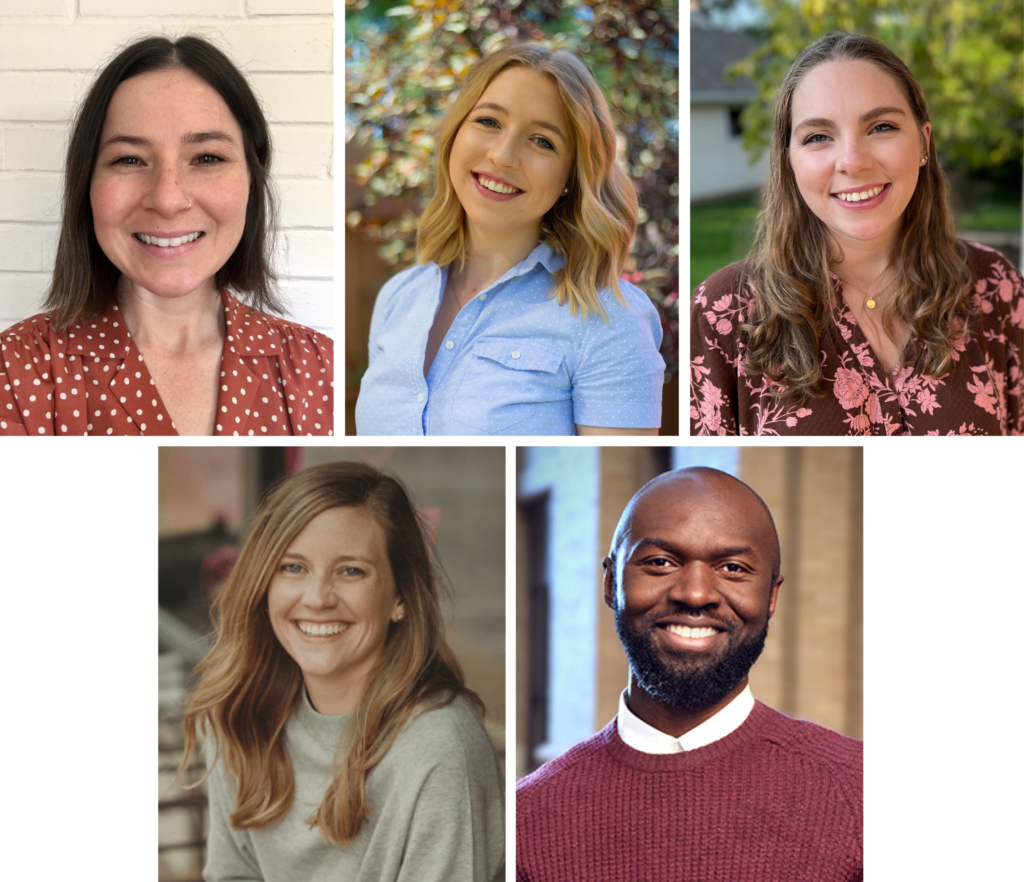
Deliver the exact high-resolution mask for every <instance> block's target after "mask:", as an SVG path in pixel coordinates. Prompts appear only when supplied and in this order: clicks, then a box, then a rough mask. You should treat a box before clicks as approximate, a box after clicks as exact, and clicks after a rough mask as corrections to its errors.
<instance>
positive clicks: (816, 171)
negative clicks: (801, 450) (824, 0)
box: [690, 34, 1024, 435]
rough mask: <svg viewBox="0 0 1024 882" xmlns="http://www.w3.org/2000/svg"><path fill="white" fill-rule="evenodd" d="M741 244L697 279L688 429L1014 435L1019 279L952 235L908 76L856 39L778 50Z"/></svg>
mask: <svg viewBox="0 0 1024 882" xmlns="http://www.w3.org/2000/svg"><path fill="white" fill-rule="evenodd" d="M771 168H772V172H771V178H770V180H769V182H768V186H767V187H766V189H765V195H764V211H763V212H762V214H761V219H760V229H759V233H758V239H757V242H756V244H755V246H754V253H753V255H752V257H751V258H750V259H749V260H747V261H744V262H741V263H738V264H733V265H732V266H730V267H727V268H726V269H724V270H720V271H719V272H717V273H715V274H714V275H713V276H712V277H711V278H709V279H708V280H707V281H706V282H705V283H704V284H702V285H701V286H700V287H698V289H697V292H696V294H695V296H694V299H693V306H692V311H691V346H690V361H691V364H690V384H691V406H690V414H691V431H692V433H693V434H700V435H725V434H741V435H894V434H895V435H954V434H960V435H964V434H969V435H1010V434H1020V433H1021V431H1022V429H1024V425H1022V420H1024V415H1022V409H1021V405H1022V401H1021V399H1022V392H1024V388H1022V383H1024V377H1022V373H1021V349H1022V346H1024V289H1022V284H1021V277H1020V273H1018V272H1017V270H1016V269H1015V268H1014V267H1013V266H1012V265H1011V264H1010V263H1009V262H1007V261H1006V259H1005V258H1004V257H1003V256H1002V255H1001V254H999V253H997V252H995V251H993V250H992V249H990V248H985V247H983V246H980V245H973V244H969V243H966V242H962V241H960V240H958V239H957V238H956V233H955V229H954V225H953V218H952V215H951V212H950V208H949V198H948V193H947V191H948V186H947V183H946V179H945V176H944V175H943V173H942V169H940V168H939V165H938V159H937V154H936V149H935V143H934V139H933V137H932V127H931V123H930V122H929V120H928V107H927V104H926V102H925V98H924V94H923V93H922V91H921V86H920V85H919V84H918V82H917V80H916V79H915V78H914V75H913V74H912V73H911V72H910V70H909V69H908V68H907V66H906V65H905V64H904V63H903V62H902V61H901V60H900V59H899V57H897V56H896V55H895V54H894V53H893V52H892V51H891V50H889V49H888V48H886V47H885V46H884V45H882V44H881V43H879V42H878V41H877V40H874V39H871V38H869V37H861V36H857V35H855V34H833V35H831V36H828V37H823V38H822V39H820V40H818V41H817V42H816V43H814V44H813V45H812V46H810V47H808V48H807V49H805V50H804V51H803V52H802V53H801V54H800V56H799V57H798V58H797V59H796V61H795V62H794V63H793V66H792V67H791V68H790V70H789V73H788V74H787V76H786V79H785V81H784V82H783V84H782V86H781V88H780V90H779V96H778V100H777V102H776V109H775V131H774V134H773V137H772V147H771Z"/></svg>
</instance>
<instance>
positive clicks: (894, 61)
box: [742, 34, 971, 403]
mask: <svg viewBox="0 0 1024 882" xmlns="http://www.w3.org/2000/svg"><path fill="white" fill-rule="evenodd" d="M840 60H851V61H868V62H871V63H872V64H874V65H876V66H877V67H878V68H880V69H881V70H882V71H883V72H885V73H886V74H888V75H889V76H890V77H892V79H893V80H894V81H895V83H896V84H897V85H898V86H899V87H900V89H901V91H902V92H903V94H904V96H905V97H906V99H907V103H908V104H909V105H910V109H911V111H912V112H913V115H914V120H915V122H916V124H917V128H918V131H919V132H921V134H922V140H923V137H924V135H923V128H922V127H923V126H924V124H925V123H926V122H928V106H927V103H926V102H925V97H924V93H923V92H922V91H921V86H920V84H919V83H918V82H917V80H916V79H915V77H914V75H913V74H912V73H911V72H910V69H909V68H908V67H907V66H906V65H905V64H904V63H903V62H902V61H901V60H900V58H899V56H897V55H896V54H895V53H894V52H892V51H891V50H890V49H888V48H887V47H886V46H884V45H883V44H882V43H880V42H879V41H878V40H875V39H872V38H871V37H862V36H859V35H856V34H831V35H829V36H827V37H822V38H821V39H820V40H818V41H817V42H815V43H813V44H812V45H811V46H808V47H807V48H806V49H805V50H804V51H803V52H801V53H800V55H799V56H798V57H797V59H796V61H794V62H793V66H792V67H791V68H790V69H789V73H788V74H787V75H786V78H785V80H784V81H783V83H782V86H781V87H780V89H779V94H778V98H777V101H776V106H775V126H774V131H773V134H772V144H771V176H770V179H769V181H768V185H767V187H765V191H764V210H763V211H762V212H761V215H760V219H759V222H758V232H757V236H756V240H755V243H754V248H753V251H752V252H751V255H752V257H751V261H750V264H751V268H750V273H749V278H748V280H747V281H749V282H750V284H751V285H752V286H753V288H754V291H755V292H756V297H755V300H754V309H753V312H752V314H751V317H750V320H749V322H748V323H747V324H745V325H744V326H743V329H742V330H743V332H744V333H745V334H746V335H747V351H746V357H745V361H744V370H745V371H746V373H747V374H748V375H758V374H763V375H766V376H768V377H769V378H771V379H772V380H775V381H776V382H778V383H781V384H782V386H783V388H784V389H785V390H786V392H787V393H788V394H789V395H791V396H792V397H793V399H794V400H796V401H797V402H798V403H800V402H806V401H807V400H808V399H810V398H812V397H817V396H820V395H821V394H823V391H824V390H823V382H822V373H821V364H820V360H819V342H820V337H821V334H822V332H823V330H824V329H825V328H826V327H827V325H828V324H829V323H831V322H832V309H833V306H834V305H835V304H836V302H837V298H838V296H839V295H838V291H837V290H836V287H835V283H834V281H833V279H832V275H831V272H830V267H831V266H834V265H835V264H837V263H841V262H842V259H843V255H842V251H841V250H838V243H837V242H836V241H835V240H834V239H833V238H832V237H831V235H830V233H829V231H828V229H827V228H826V227H825V225H824V224H823V223H822V222H821V220H819V219H818V217H817V216H816V215H815V214H814V212H812V211H811V210H810V209H809V208H808V207H807V204H806V203H805V202H804V200H803V198H802V197H801V195H800V191H799V189H798V188H797V184H796V179H795V177H794V175H793V169H792V167H791V166H790V162H789V147H790V134H791V129H792V125H793V92H794V91H795V90H796V87H797V86H798V85H799V84H800V81H801V80H802V79H803V77H804V75H805V74H806V73H807V72H808V71H810V70H812V69H813V68H815V67H817V66H818V65H820V64H825V63H827V62H831V61H840ZM893 255H894V256H893V264H892V267H891V269H892V273H893V277H894V284H893V287H892V289H891V290H892V292H893V293H892V296H891V297H889V298H887V299H886V301H885V302H884V303H883V304H882V316H881V317H882V323H883V326H884V327H885V329H886V331H887V332H888V333H890V334H892V333H893V331H894V330H895V326H896V323H897V321H899V320H902V321H903V322H905V323H906V324H907V325H909V327H910V328H911V330H912V332H913V335H914V336H916V338H917V339H918V340H919V341H920V344H921V347H922V348H923V350H924V369H925V372H926V373H928V374H929V375H931V376H933V377H940V376H942V375H943V374H945V373H947V372H948V371H949V369H950V368H951V366H952V361H953V349H954V344H955V341H956V340H957V338H958V337H960V336H962V335H963V333H964V332H965V330H966V328H967V323H968V319H969V312H970V294H971V274H970V270H969V268H968V265H967V249H966V246H965V245H964V244H963V243H962V242H960V241H959V240H958V239H957V238H956V228H955V225H954V223H953V214H952V211H951V210H950V205H949V185H948V183H947V181H946V176H945V175H944V174H943V172H942V169H941V168H939V162H938V157H937V154H936V150H935V138H934V136H933V137H932V138H930V139H929V142H928V161H927V162H926V163H925V164H924V166H922V168H921V170H920V177H919V178H918V182H917V187H916V189H915V190H914V194H913V196H912V197H911V199H910V203H909V204H908V205H907V208H906V211H905V212H904V214H903V226H902V229H901V231H900V233H899V235H898V237H897V239H896V243H895V249H894V252H893ZM917 356H918V352H917V351H911V347H908V350H907V351H906V352H904V353H903V355H902V363H903V364H906V363H908V362H912V361H913V360H915V359H916V358H917Z"/></svg>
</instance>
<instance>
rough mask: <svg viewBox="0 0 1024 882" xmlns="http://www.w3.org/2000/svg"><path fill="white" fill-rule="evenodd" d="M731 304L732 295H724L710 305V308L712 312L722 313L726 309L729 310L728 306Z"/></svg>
mask: <svg viewBox="0 0 1024 882" xmlns="http://www.w3.org/2000/svg"><path fill="white" fill-rule="evenodd" d="M731 303H732V294H726V295H725V297H720V298H719V299H718V300H716V301H715V302H714V303H713V304H712V306H711V308H712V309H713V310H715V311H716V312H724V311H725V310H726V309H728V308H729V305H730V304H731Z"/></svg>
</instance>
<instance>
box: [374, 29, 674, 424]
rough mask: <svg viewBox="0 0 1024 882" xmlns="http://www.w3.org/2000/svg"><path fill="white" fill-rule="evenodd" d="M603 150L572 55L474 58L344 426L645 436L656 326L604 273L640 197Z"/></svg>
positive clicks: (624, 247) (600, 111)
mask: <svg viewBox="0 0 1024 882" xmlns="http://www.w3.org/2000/svg"><path fill="white" fill-rule="evenodd" d="M615 150H616V136H615V129H614V127H613V125H612V120H611V114H610V112H609V110H608V105H607V103H606V102H605V100H604V97H603V96H602V94H601V90H600V89H599V88H598V86H597V84H596V83H595V82H594V79H593V77H592V76H591V75H590V73H589V71H588V70H587V69H586V67H585V66H584V65H583V64H582V63H581V62H580V61H579V60H578V59H577V58H576V57H575V56H573V55H572V54H570V53H568V52H564V51H558V52H552V51H550V50H548V49H546V48H544V47H543V46H540V45H535V44H516V45H512V46H508V47H505V48H503V49H499V50H498V51H496V52H494V53H492V54H491V55H487V56H485V57H484V58H482V59H481V60H480V61H478V62H477V63H476V64H475V65H474V66H473V67H472V69H471V70H470V72H469V74H468V75H467V76H466V79H465V82H464V83H463V84H462V88H461V90H460V92H459V94H458V96H457V98H456V99H455V101H454V103H453V104H452V106H451V108H450V109H449V110H448V112H447V113H446V114H445V116H444V118H443V120H442V122H441V127H440V133H439V136H438V154H437V166H436V187H435V192H434V195H433V198H432V199H431V201H430V204H429V205H428V206H427V209H426V211H425V212H424V214H423V217H422V218H421V220H420V226H419V235H418V239H417V248H418V260H419V265H418V266H416V267H413V268H411V269H408V270H406V271H404V272H402V273H399V274H398V275H397V276H395V277H394V278H393V279H391V280H390V281H389V282H388V283H387V284H386V285H385V286H384V288H383V289H382V290H381V292H380V294H379V295H378V297H377V302H376V305H375V307H374V311H373V320H372V323H371V326H370V347H369V348H370V365H369V368H368V370H367V372H366V375H365V376H364V378H363V381H362V388H361V390H360V395H359V400H358V402H357V405H356V426H357V430H358V432H359V434H361V435H486V434H505V435H572V434H635V435H644V434H650V435H654V434H657V430H658V428H659V427H660V425H661V387H662V383H663V379H664V370H665V364H664V361H663V360H662V358H661V356H660V355H659V354H658V346H659V345H660V343H661V325H660V321H659V319H658V315H657V313H656V311H655V309H654V307H653V306H652V305H651V302H650V300H649V299H648V298H647V296H646V295H645V294H644V293H643V292H642V291H640V290H638V289H637V288H634V287H633V286H631V285H630V284H628V283H627V282H624V281H622V280H620V279H619V276H620V274H621V272H622V269H623V266H624V264H625V261H626V258H627V256H628V254H629V250H630V247H631V245H632V241H633V235H634V233H635V231H636V226H637V199H636V192H635V190H634V188H633V185H632V183H631V181H630V179H629V177H628V175H627V174H626V172H625V171H624V170H623V169H622V168H621V167H620V166H619V164H618V163H617V161H616V158H615Z"/></svg>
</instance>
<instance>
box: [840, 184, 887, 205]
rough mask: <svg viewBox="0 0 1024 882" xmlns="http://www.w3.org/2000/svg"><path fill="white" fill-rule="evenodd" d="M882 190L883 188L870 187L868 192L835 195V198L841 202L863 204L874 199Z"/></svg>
mask: <svg viewBox="0 0 1024 882" xmlns="http://www.w3.org/2000/svg"><path fill="white" fill-rule="evenodd" d="M884 189H885V187H872V188H871V189H870V190H864V191H862V192H860V193H836V197H837V198H839V199H842V200H843V202H864V201H865V200H867V199H874V198H875V197H876V196H877V195H878V194H879V193H881V192H882V191H883V190H884Z"/></svg>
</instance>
